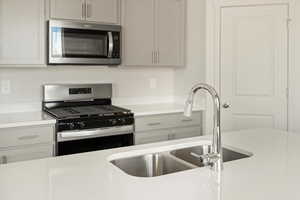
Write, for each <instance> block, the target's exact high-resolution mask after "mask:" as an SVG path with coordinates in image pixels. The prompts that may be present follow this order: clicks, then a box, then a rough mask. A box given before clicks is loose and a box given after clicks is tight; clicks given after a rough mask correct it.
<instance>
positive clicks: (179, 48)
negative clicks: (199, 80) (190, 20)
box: [155, 0, 185, 66]
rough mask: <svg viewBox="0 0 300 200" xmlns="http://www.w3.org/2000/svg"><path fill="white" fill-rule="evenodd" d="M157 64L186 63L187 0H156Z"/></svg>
mask: <svg viewBox="0 0 300 200" xmlns="http://www.w3.org/2000/svg"><path fill="white" fill-rule="evenodd" d="M155 7H156V9H155V10H156V15H155V16H156V19H155V22H156V27H157V28H156V49H157V52H158V57H157V64H158V65H163V66H164V65H166V66H182V65H184V57H185V56H184V54H185V45H184V44H185V0H156V1H155Z"/></svg>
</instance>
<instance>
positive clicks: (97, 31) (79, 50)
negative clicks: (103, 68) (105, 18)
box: [48, 20, 121, 65]
mask: <svg viewBox="0 0 300 200" xmlns="http://www.w3.org/2000/svg"><path fill="white" fill-rule="evenodd" d="M48 64H49V65H119V64H121V26H118V25H103V24H92V23H84V22H71V21H58V20H50V21H49V22H48Z"/></svg>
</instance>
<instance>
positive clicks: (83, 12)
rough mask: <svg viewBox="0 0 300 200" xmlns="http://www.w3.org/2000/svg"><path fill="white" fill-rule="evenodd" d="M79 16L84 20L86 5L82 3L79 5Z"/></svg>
mask: <svg viewBox="0 0 300 200" xmlns="http://www.w3.org/2000/svg"><path fill="white" fill-rule="evenodd" d="M81 10H82V11H81V12H82V13H81V14H82V19H85V17H86V4H85V3H84V2H82V5H81Z"/></svg>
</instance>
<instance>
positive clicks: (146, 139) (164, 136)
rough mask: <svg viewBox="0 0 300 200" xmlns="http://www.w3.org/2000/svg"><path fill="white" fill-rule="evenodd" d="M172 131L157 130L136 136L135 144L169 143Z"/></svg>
mask: <svg viewBox="0 0 300 200" xmlns="http://www.w3.org/2000/svg"><path fill="white" fill-rule="evenodd" d="M169 135H170V130H156V131H148V132H143V133H136V134H135V144H147V143H153V142H161V141H167V140H168V139H169Z"/></svg>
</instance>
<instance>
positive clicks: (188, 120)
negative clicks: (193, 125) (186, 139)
mask: <svg viewBox="0 0 300 200" xmlns="http://www.w3.org/2000/svg"><path fill="white" fill-rule="evenodd" d="M181 121H182V122H191V121H193V120H192V119H183V120H181Z"/></svg>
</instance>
